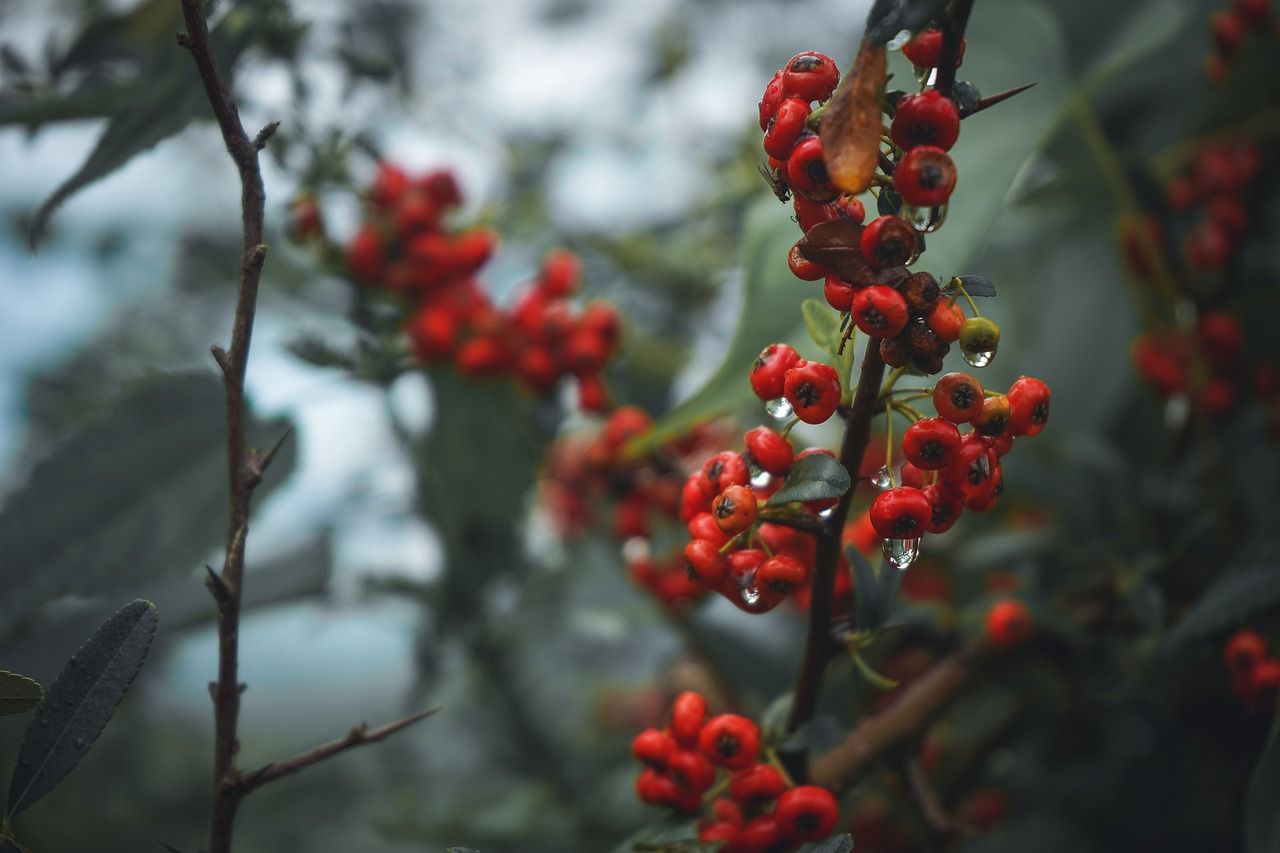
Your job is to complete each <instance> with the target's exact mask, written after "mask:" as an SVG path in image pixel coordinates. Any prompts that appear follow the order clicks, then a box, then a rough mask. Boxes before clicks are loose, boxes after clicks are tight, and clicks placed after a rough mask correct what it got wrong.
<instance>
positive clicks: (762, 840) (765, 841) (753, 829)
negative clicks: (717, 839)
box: [724, 814, 795, 853]
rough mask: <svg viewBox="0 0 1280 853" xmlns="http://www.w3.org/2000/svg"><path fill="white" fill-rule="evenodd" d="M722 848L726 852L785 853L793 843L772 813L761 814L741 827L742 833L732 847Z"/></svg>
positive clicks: (791, 848) (793, 846)
mask: <svg viewBox="0 0 1280 853" xmlns="http://www.w3.org/2000/svg"><path fill="white" fill-rule="evenodd" d="M724 849H725V851H726V853H787V851H789V850H794V849H795V845H793V844H792V843H791V842H790V841H789V840H788V839H787V837H786V835H785V834H784V833H783V831H782V825H781V824H780V823H778V819H777V818H776V817H775V816H774V815H772V814H762V815H760V816H758V817H754V818H752V819H751V820H750V821H749V822H748V823H747V825H746V826H744V827H743V828H742V834H741V835H740V836H738V842H737V844H735V845H734V847H733V848H732V849H729V848H728V847H726V848H724Z"/></svg>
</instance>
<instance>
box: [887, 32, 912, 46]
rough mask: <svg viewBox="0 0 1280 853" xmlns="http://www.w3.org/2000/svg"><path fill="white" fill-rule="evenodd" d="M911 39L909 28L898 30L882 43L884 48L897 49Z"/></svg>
mask: <svg viewBox="0 0 1280 853" xmlns="http://www.w3.org/2000/svg"><path fill="white" fill-rule="evenodd" d="M909 41H911V30H898V34H897V35H896V36H894V37H893V38H891V39H889V40H888V41H887V42H885V44H884V49H885V50H897V49H898V48H900V47H902V46H903V45H904V44H906V43H907V42H909Z"/></svg>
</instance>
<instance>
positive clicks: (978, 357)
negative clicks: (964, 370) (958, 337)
mask: <svg viewBox="0 0 1280 853" xmlns="http://www.w3.org/2000/svg"><path fill="white" fill-rule="evenodd" d="M960 357H961V358H963V359H964V361H965V364H967V365H969V366H970V367H986V366H987V365H988V364H990V363H991V362H992V361H994V360H995V357H996V351H995V350H994V349H979V350H967V349H962V350H960Z"/></svg>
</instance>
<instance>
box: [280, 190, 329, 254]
mask: <svg viewBox="0 0 1280 853" xmlns="http://www.w3.org/2000/svg"><path fill="white" fill-rule="evenodd" d="M288 232H289V239H290V240H293V241H294V242H298V243H303V242H306V241H308V240H315V239H317V238H319V237H321V236H322V235H323V234H324V217H323V216H322V215H321V213H320V205H319V204H318V203H317V202H316V197H315V196H313V195H311V194H307V195H303V196H299V197H298V198H297V199H295V200H294V202H293V204H292V205H290V207H289V227H288Z"/></svg>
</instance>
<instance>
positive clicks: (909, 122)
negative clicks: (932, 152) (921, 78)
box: [889, 89, 960, 151]
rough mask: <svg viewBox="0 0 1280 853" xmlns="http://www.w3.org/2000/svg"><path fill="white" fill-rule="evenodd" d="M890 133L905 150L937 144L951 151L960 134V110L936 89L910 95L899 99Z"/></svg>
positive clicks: (895, 141) (944, 149)
mask: <svg viewBox="0 0 1280 853" xmlns="http://www.w3.org/2000/svg"><path fill="white" fill-rule="evenodd" d="M889 135H890V136H891V137H892V138H893V143H894V144H895V145H897V146H898V147H899V148H901V149H902V150H903V151H910V150H911V149H913V148H915V147H916V146H919V145H934V146H937V147H938V148H941V149H942V150H943V151H949V150H951V146H952V145H955V143H956V139H957V138H958V137H959V136H960V111H959V110H958V109H956V105H955V103H954V102H953V101H952V100H951V99H950V98H948V97H947V96H946V95H944V94H942V93H941V92H939V91H938V90H937V89H928V90H926V91H924V92H921V93H920V94H918V95H907V96H906V97H905V98H903V99H902V100H900V101H898V107H897V110H896V111H895V112H894V114H893V123H892V124H891V125H889Z"/></svg>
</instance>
